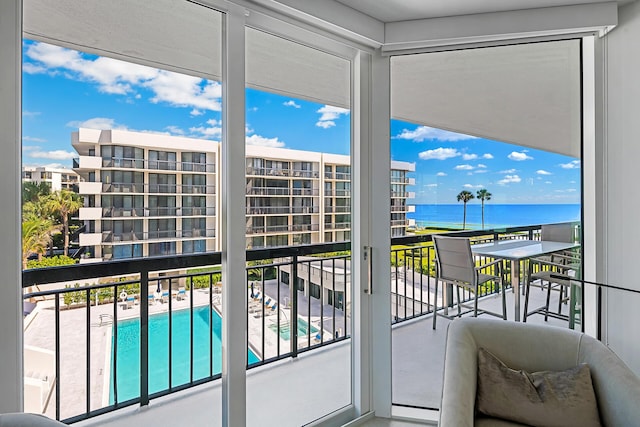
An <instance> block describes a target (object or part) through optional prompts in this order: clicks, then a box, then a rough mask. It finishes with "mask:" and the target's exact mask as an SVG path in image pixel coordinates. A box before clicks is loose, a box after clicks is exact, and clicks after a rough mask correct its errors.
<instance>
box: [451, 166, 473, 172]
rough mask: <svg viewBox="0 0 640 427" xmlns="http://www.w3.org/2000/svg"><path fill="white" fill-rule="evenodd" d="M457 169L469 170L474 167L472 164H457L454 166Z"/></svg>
mask: <svg viewBox="0 0 640 427" xmlns="http://www.w3.org/2000/svg"><path fill="white" fill-rule="evenodd" d="M454 169H455V170H457V171H470V170H473V169H475V168H474V167H473V166H471V165H458V166H456V167H455V168H454Z"/></svg>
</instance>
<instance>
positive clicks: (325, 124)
mask: <svg viewBox="0 0 640 427" xmlns="http://www.w3.org/2000/svg"><path fill="white" fill-rule="evenodd" d="M335 125H336V122H334V121H333V120H327V121H322V122H321V121H318V122H317V123H316V126H318V127H320V128H322V129H329V128H332V127H334V126H335Z"/></svg>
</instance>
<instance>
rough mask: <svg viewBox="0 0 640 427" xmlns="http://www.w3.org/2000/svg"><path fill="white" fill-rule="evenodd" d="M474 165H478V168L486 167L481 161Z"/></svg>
mask: <svg viewBox="0 0 640 427" xmlns="http://www.w3.org/2000/svg"><path fill="white" fill-rule="evenodd" d="M476 167H478V168H486V167H487V165H485V164H482V163H478V165H477V166H476Z"/></svg>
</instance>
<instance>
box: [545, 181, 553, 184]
mask: <svg viewBox="0 0 640 427" xmlns="http://www.w3.org/2000/svg"><path fill="white" fill-rule="evenodd" d="M544 183H545V184H553V182H551V181H545V182H544Z"/></svg>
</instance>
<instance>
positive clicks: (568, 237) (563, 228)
mask: <svg viewBox="0 0 640 427" xmlns="http://www.w3.org/2000/svg"><path fill="white" fill-rule="evenodd" d="M540 240H547V241H550V242H565V243H573V242H575V227H574V226H573V224H571V223H564V224H546V225H543V226H542V231H541V233H540Z"/></svg>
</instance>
